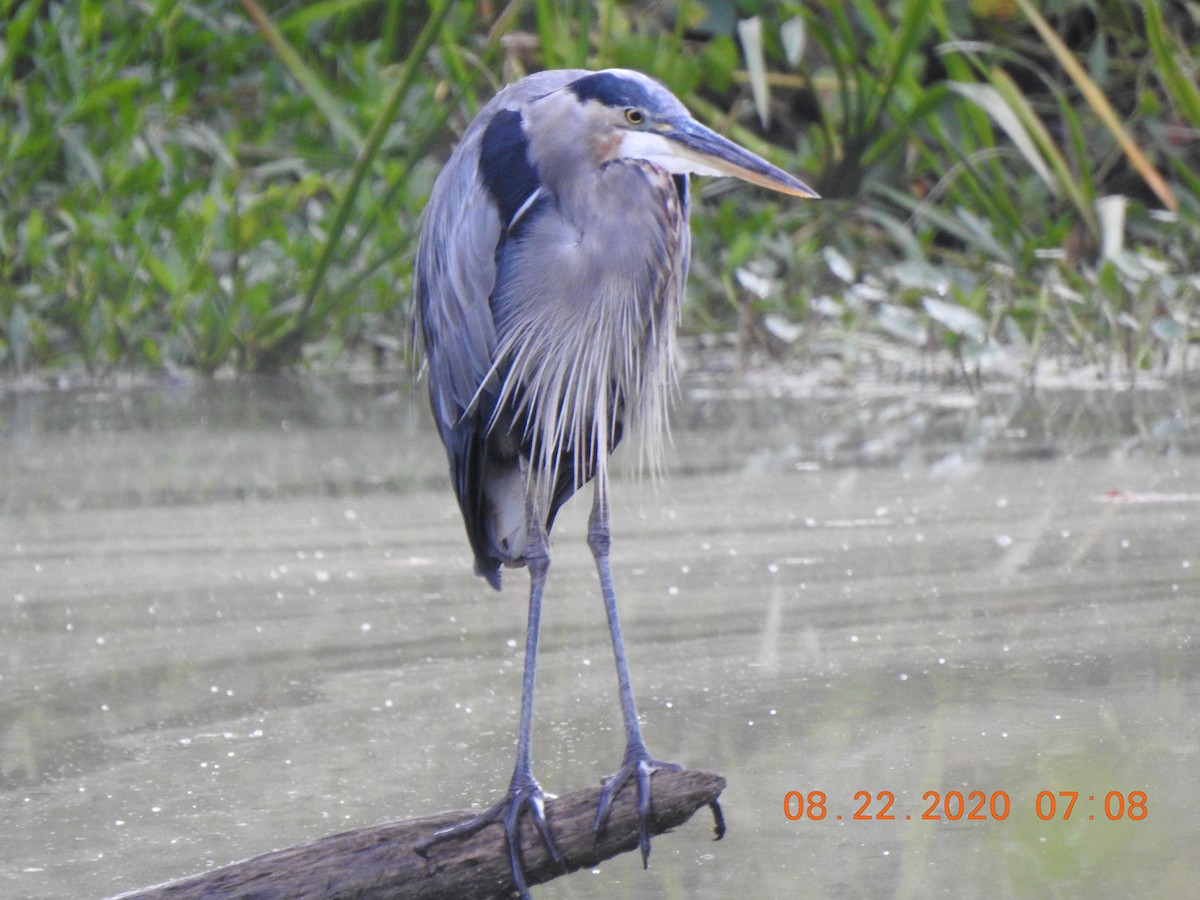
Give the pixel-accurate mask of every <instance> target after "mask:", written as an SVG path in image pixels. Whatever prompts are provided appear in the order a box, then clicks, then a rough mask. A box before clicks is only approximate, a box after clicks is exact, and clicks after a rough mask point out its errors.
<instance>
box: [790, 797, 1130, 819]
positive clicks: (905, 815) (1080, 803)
mask: <svg viewBox="0 0 1200 900" xmlns="http://www.w3.org/2000/svg"><path fill="white" fill-rule="evenodd" d="M1029 808H1032V811H1033V812H1034V814H1035V815H1036V816H1037V817H1038V818H1039V819H1041V820H1042V821H1043V822H1050V821H1062V822H1065V821H1067V820H1069V819H1071V818H1075V819H1077V820H1078V819H1085V818H1086V819H1089V820H1093V821H1094V820H1096V819H1101V820H1108V821H1110V822H1117V821H1131V822H1140V821H1142V820H1143V819H1145V818H1146V817H1147V816H1148V815H1149V814H1150V808H1149V799H1148V797H1147V796H1146V792H1145V791H1140V790H1139V791H1107V792H1105V793H1103V794H1097V793H1083V792H1081V791H1049V790H1046V791H1039V792H1038V794H1037V796H1036V797H1034V798H1033V801H1032V803H1029V802H1028V801H1027V802H1026V809H1027V810H1028V809H1029ZM1012 809H1013V804H1012V801H1011V799H1010V798H1009V795H1008V792H1007V791H992V792H990V793H988V792H987V791H967V792H965V793H964V792H963V791H957V790H952V791H945V792H943V791H926V792H925V793H924V794H923V795H922V807H917V808H916V809H913V810H911V811H909V812H904V811H903V810H897V809H896V795H895V794H894V793H892V792H891V791H876V792H874V793H872V792H871V791H857V792H856V793H855V794H854V802H853V803H852V804H850V805H849V806H847V808H846V810H845V813H846V814H845V815H843V814H842V813H837V812H835V811H833V810H831V808H830V801H829V797H828V795H827V794H826V793H825V792H824V791H808V792H807V793H805V792H803V791H788V792H787V793H786V794H784V795H783V815H784V818H786V819H788V820H789V821H792V822H798V821H802V820H808V821H811V822H820V821H822V820H825V819H832V820H834V821H837V822H841V821H843V820H849V821H852V822H893V821H896V820H901V821H909V820H912V819H916V820H918V821H921V820H924V821H934V822H943V821H949V822H959V821H963V822H1003V821H1004V820H1005V819H1007V818H1008V816H1009V813H1010V812H1012Z"/></svg>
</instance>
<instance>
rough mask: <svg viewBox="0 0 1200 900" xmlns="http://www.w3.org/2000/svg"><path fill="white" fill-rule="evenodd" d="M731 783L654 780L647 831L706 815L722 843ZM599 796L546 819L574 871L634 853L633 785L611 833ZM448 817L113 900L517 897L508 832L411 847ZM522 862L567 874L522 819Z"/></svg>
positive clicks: (568, 797) (548, 875)
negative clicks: (597, 822)
mask: <svg viewBox="0 0 1200 900" xmlns="http://www.w3.org/2000/svg"><path fill="white" fill-rule="evenodd" d="M724 788H725V779H724V778H721V777H720V776H719V775H713V774H711V773H709V772H692V771H683V772H670V771H667V770H665V769H664V770H659V771H658V772H655V773H654V775H653V793H652V801H653V802H652V809H651V818H650V833H651V834H652V835H656V834H662V833H663V832H665V831H669V830H670V829H672V828H675V827H677V826H679V825H682V824H683V823H684V822H686V821H687V820H688V819H690V818H691V817H692V815H693V814H694V813H695V812H696V811H697V810H698V809H700V808H701V807H704V806H709V807H711V808H712V810H713V814H714V817H715V819H716V826H715V829H714V830H715V831H716V834H717V837H718V838H720V836H721V835H722V834H723V833H724V831H725V825H724V821H723V820H722V818H721V813H720V807H719V806H718V805H717V797H718V796H719V795H720V793H721V791H722V790H723V789H724ZM599 799H600V788H599V787H594V788H585V789H583V790H579V791H574V792H572V793H570V794H564V795H563V796H561V797H556V798H555V799H553V800H548V801H547V803H546V819H547V821H549V823H550V830H551V832H552V833H553V834H554V838H555V841H556V842H557V844H558V848H559V850H560V851H562V854H563V857H564V858H565V859H566V863H567V868H568V870H569V871H575V870H576V869H582V868H585V867H589V866H595V865H597V864H598V863H600V862H601V861H603V860H606V859H610V858H612V857H614V856H616V855H617V854H618V853H624V852H626V851H629V850H633V849H634V848H635V847H637V842H638V826H637V792H636V789H635V788H633V787H632V782H630V784H628V785H626V787H624V788H622V789H621V790H620V791H619V792H618V793H617V796H616V798H615V799H614V800H613V805H612V815H611V817H610V818H609V821H608V827H607V828H606V829H605V831H604V832H603V833H602V834H600V835H595V834H593V832H592V820H593V819H594V818H595V815H596V804H597V803H598V802H599ZM471 815H472V813H469V812H447V813H438V814H436V815H432V816H425V817H423V818H420V819H407V820H405V821H403V822H387V823H384V824H382V825H372V826H370V827H368V828H359V829H357V830H355V831H347V832H345V833H344V834H335V835H332V836H330V837H326V838H322V839H320V840H318V841H313V842H312V843H309V844H301V845H299V846H296V847H289V848H288V849H286V850H276V851H273V852H271V853H265V854H263V855H262V856H256V857H254V858H253V859H247V860H245V861H243V862H239V863H234V864H233V865H229V866H225V867H223V868H220V869H214V870H213V871H211V872H203V873H201V874H199V875H193V876H191V877H189V878H184V879H181V880H179V881H172V882H168V883H166V884H160V885H156V886H154V887H150V888H143V889H142V890H137V891H131V892H129V893H125V894H121V895H120V898H115V900H168V898H169V900H184V898H205V900H216V898H234V897H237V898H246V900H251V898H253V900H275V898H280V900H282V898H288V900H316V898H323V900H332V898H339V900H351V898H354V900H367V898H393V900H396V898H423V900H433V898H450V897H453V898H456V900H467V898H485V897H507V896H509V895H511V894H512V892H513V883H512V878H511V876H510V874H509V868H508V853H507V851H506V848H505V846H504V832H503V830H502V829H501V828H500V826H499V825H489V826H488V827H486V828H484V829H482V830H481V831H479V832H478V833H476V834H473V835H471V836H470V837H466V838H462V839H454V840H447V841H443V842H441V843H439V844H435V845H434V846H433V847H431V848H429V850H428V851H426V852H427V855H426V856H421V855H419V854H418V853H417V852H416V850H415V849H414V848H415V847H416V845H417V844H419V843H420V842H421V841H423V840H425V839H426V838H428V837H429V836H430V835H432V834H433V833H434V832H435V831H437V830H438V829H440V828H445V827H446V826H447V825H452V824H454V823H455V822H460V821H462V820H463V819H466V818H469V817H470V816H471ZM521 858H522V859H523V860H524V862H525V876H526V878H527V879H528V881H529V883H530V884H531V885H533V884H540V883H541V882H544V881H549V880H550V879H552V878H555V877H557V876H559V875H562V874H563V872H562V870H561V869H559V868H558V867H557V866H556V865H555V864H554V862H553V861H552V860H551V859H550V856H549V854H547V853H546V848H545V847H544V846H543V845H542V843H541V840H540V839H539V838H538V836H537V833H536V830H535V829H534V827H533V824H532V823H531V822H529V821H528V817H522V819H521Z"/></svg>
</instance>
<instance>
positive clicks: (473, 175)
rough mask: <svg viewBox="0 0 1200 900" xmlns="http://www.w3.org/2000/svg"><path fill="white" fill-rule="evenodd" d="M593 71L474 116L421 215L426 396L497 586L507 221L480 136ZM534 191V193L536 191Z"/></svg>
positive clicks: (420, 322) (544, 78) (528, 88)
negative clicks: (489, 445)
mask: <svg viewBox="0 0 1200 900" xmlns="http://www.w3.org/2000/svg"><path fill="white" fill-rule="evenodd" d="M585 74H587V73H586V72H585V71H583V70H559V71H552V72H541V73H538V74H536V75H532V76H530V77H528V78H525V79H522V80H521V81H520V82H518V83H516V84H514V85H511V86H509V87H507V88H505V89H504V90H502V91H501V92H500V93H499V94H497V95H496V97H495V98H493V99H492V101H491V102H490V103H488V104H487V105H486V106H485V107H484V108H483V109H482V110H481V111H480V113H479V115H478V116H476V118H475V120H474V121H473V122H472V123H471V125H470V127H469V128H468V129H467V131H466V133H465V134H464V135H463V139H462V142H461V143H460V144H459V145H458V147H457V148H456V149H455V150H454V152H453V153H452V154H451V156H450V159H449V161H448V162H447V163H446V166H445V168H444V169H443V170H442V172H441V174H440V175H439V176H438V179H437V182H436V183H435V184H434V188H433V192H432V194H431V195H430V198H429V203H428V204H427V206H426V208H425V212H424V215H423V218H422V225H421V237H420V241H419V243H418V247H417V257H416V261H415V264H414V271H413V289H414V294H415V300H416V304H415V309H416V327H417V333H418V334H419V335H420V338H421V343H422V345H423V349H424V352H425V360H426V366H427V377H428V379H429V398H430V403H431V405H432V407H433V417H434V421H435V423H436V424H437V428H438V433H439V434H440V435H441V438H442V443H443V444H444V445H445V447H446V454H447V456H448V458H449V461H450V475H451V480H452V482H453V485H454V490H455V494H456V495H457V497H458V502H459V506H460V508H461V509H462V513H463V518H464V520H465V522H466V526H467V536H468V538H469V539H470V541H471V546H472V549H473V550H474V551H475V558H476V571H477V572H478V574H481V575H484V576H486V577H488V580H489V581H491V582H492V584H493V585H494V586H499V575H498V566H499V559H498V558H496V557H495V552H494V549H493V548H491V547H490V546H489V543H488V539H487V535H486V530H485V526H484V522H483V516H484V509H483V507H484V498H483V496H482V491H483V475H484V466H485V464H486V460H485V458H484V453H485V450H486V448H485V438H486V426H487V415H485V413H484V410H482V409H480V408H479V405H478V403H477V400H478V396H477V395H478V393H479V389H480V386H481V385H482V384H483V381H484V379H485V378H486V377H487V375H488V372H489V370H490V368H491V366H492V362H493V355H494V353H495V350H496V324H495V321H494V320H493V318H492V310H491V302H490V300H491V295H492V291H493V289H494V287H495V282H496V261H495V260H496V254H497V250H498V248H499V246H500V244H501V241H502V239H503V235H504V231H505V228H504V226H505V224H506V223H504V222H502V217H501V210H500V207H499V205H498V204H497V202H496V199H495V197H494V196H493V195H492V193H490V192H489V191H488V190H487V188H486V187H485V185H484V179H483V173H482V170H481V155H482V147H483V140H484V134H485V132H486V130H487V127H488V125H489V124H491V122H492V120H493V119H494V118H495V117H496V116H497V114H499V113H505V112H508V111H513V110H518V109H519V108H520V107H521V106H522V105H524V104H525V103H526V102H528V101H529V100H531V99H533V98H534V97H538V96H541V95H543V94H547V93H549V92H551V91H554V90H558V89H559V88H562V87H564V86H565V85H567V84H569V83H571V82H572V81H575V80H576V79H578V78H580V77H582V76H583V75H585ZM534 189H536V185H534V186H533V187H532V188H530V189H529V190H530V192H532V190H534Z"/></svg>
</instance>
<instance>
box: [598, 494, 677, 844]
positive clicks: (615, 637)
mask: <svg viewBox="0 0 1200 900" xmlns="http://www.w3.org/2000/svg"><path fill="white" fill-rule="evenodd" d="M611 545H612V537H611V534H610V532H609V527H608V497H607V495H606V492H605V491H604V490H603V489H602V488H601V486H600V482H599V481H597V483H596V499H595V502H594V503H593V505H592V515H591V518H590V519H588V546H589V547H590V548H591V550H592V556H593V557H594V558H595V560H596V572H597V574H598V575H599V576H600V592H601V593H602V594H603V595H604V611H605V613H606V614H607V615H608V631H609V634H610V636H611V637H612V646H613V657H614V658H615V659H616V663H617V692H618V694H620V697H621V718H622V719H623V720H624V723H625V757H624V758H623V759H622V760H621V768H620V769H618V770H617V772H616V773H615V774H613V775H610V776H609V777H608V778H606V779H605V780H604V789H603V791H602V792H601V794H600V804H599V806H598V807H597V809H596V819H595V821H594V822H593V823H592V830H593V831H595V832H597V833H599V832H601V831H603V830H604V828H605V826H606V825H607V823H608V816H609V813H610V812H612V801H613V797H614V796H616V793H617V791H619V790H620V789H621V787H622V786H624V784H625V783H626V782H627V781H629V779H631V778H633V779H635V780H636V783H637V793H638V847H639V848H640V849H641V851H642V866H643V867H645V866H647V865H649V861H650V832H649V830H648V828H649V820H650V776H651V775H653V774H654V772H655V771H656V770H658V769H668V770H671V771H675V772H677V771H680V770H681V769H682V768H683V767H682V766H679V765H676V764H675V763H665V762H659V761H658V760H656V759H654V758H653V757H651V756H650V752H649V751H648V750H647V749H646V743H645V741H643V740H642V729H641V727H640V726H639V725H638V716H637V707H636V706H635V705H634V702H633V686H632V685H631V684H630V682H629V665H628V663H627V662H626V660H625V642H624V641H623V640H622V639H621V622H620V619H619V618H618V617H617V596H616V592H615V591H614V589H613V583H612V571H611V570H610V569H609V564H608V554H609V548H610V546H611Z"/></svg>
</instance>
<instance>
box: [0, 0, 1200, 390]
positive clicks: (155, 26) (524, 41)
mask: <svg viewBox="0 0 1200 900" xmlns="http://www.w3.org/2000/svg"><path fill="white" fill-rule="evenodd" d="M0 7H2V8H3V13H4V16H3V18H4V19H5V21H6V22H7V24H6V25H5V26H4V29H5V30H4V34H3V44H2V55H0V372H2V373H4V374H7V375H20V374H27V373H57V372H64V371H65V372H77V371H83V372H87V373H90V374H97V375H103V374H106V373H109V372H112V371H116V370H121V371H129V370H132V371H155V370H168V371H170V370H187V371H197V372H201V373H211V372H216V371H220V370H235V371H273V370H277V369H280V368H286V367H290V366H295V365H311V366H320V365H324V364H326V363H328V362H329V361H332V360H335V359H338V358H345V356H346V355H347V354H369V355H372V356H373V357H374V358H376V359H378V360H379V361H380V362H387V361H391V360H394V359H395V358H397V357H400V356H402V355H403V354H404V352H405V338H406V334H407V327H408V325H407V323H408V314H409V310H408V292H409V288H408V279H409V275H410V269H411V260H412V252H413V247H414V242H415V227H416V222H417V218H418V216H419V214H420V210H421V208H422V205H423V202H424V199H425V197H426V196H427V195H428V192H429V189H430V186H431V184H432V179H433V178H434V176H435V175H436V173H437V170H438V167H439V165H440V162H441V161H442V160H443V159H444V158H445V155H446V153H447V152H448V149H449V147H450V146H451V145H452V143H453V140H454V139H455V135H456V134H458V133H460V132H461V129H462V128H463V127H464V125H465V123H466V121H468V120H469V118H470V115H471V114H472V113H473V111H475V110H476V109H478V107H479V106H480V105H481V104H482V103H483V102H486V99H487V98H488V97H489V96H491V94H492V93H494V91H495V90H496V89H497V87H498V86H499V85H500V84H502V83H503V82H504V80H506V79H507V78H509V77H512V76H514V75H516V74H520V73H521V72H523V71H530V70H533V69H536V68H542V67H547V66H568V65H571V66H586V67H589V68H599V67H604V66H612V65H619V66H628V67H632V68H638V69H641V70H643V71H646V72H648V73H650V74H652V75H655V76H656V77H659V78H661V79H662V80H664V81H665V82H666V83H667V84H668V85H669V86H670V87H671V88H672V89H673V90H675V92H676V93H677V94H679V96H680V97H681V98H683V99H684V101H685V102H686V103H687V104H688V105H689V107H690V108H691V109H692V110H693V111H694V112H695V113H696V114H697V116H698V117H699V118H701V119H702V120H704V121H705V122H707V123H708V124H710V125H713V126H714V127H716V128H717V129H718V130H721V131H723V132H725V133H727V134H730V135H731V136H732V137H734V138H735V139H737V140H739V141H741V142H744V143H746V144H747V145H748V146H751V147H752V148H753V149H755V150H756V151H758V152H761V153H764V154H766V155H768V156H769V157H770V158H771V159H772V160H773V161H775V162H776V163H778V164H780V165H781V166H783V167H784V168H787V169H789V170H791V171H795V172H797V173H798V174H800V175H801V177H804V178H805V180H807V181H808V182H809V183H811V184H813V185H814V186H815V187H816V188H817V189H818V190H819V191H820V192H821V193H822V194H823V195H825V196H826V197H827V198H828V199H826V200H825V201H822V202H821V203H816V204H799V203H793V202H789V201H780V200H777V199H773V198H770V197H766V196H763V195H762V193H761V192H754V191H751V190H747V189H744V188H743V189H736V190H731V189H730V188H731V186H730V185H727V184H724V183H720V182H709V183H702V187H701V190H700V192H699V202H698V203H697V204H696V210H695V214H694V222H693V227H694V232H695V263H694V267H693V273H694V274H693V278H692V283H691V286H690V297H689V304H688V308H687V310H686V313H685V327H686V328H687V329H688V330H690V331H693V332H722V333H723V332H736V333H737V334H738V335H739V336H740V339H741V342H742V346H743V347H744V348H747V349H750V350H762V351H765V352H769V353H772V354H775V355H780V356H785V357H790V356H794V357H798V358H801V359H803V358H806V357H810V356H812V355H814V354H832V355H835V356H838V357H840V358H842V359H845V360H847V361H851V362H853V361H855V360H857V359H859V358H861V357H862V356H863V355H864V354H867V355H869V354H870V353H872V352H873V350H872V348H873V347H877V346H879V345H880V343H881V342H884V343H898V344H901V345H907V346H913V347H919V348H930V347H933V348H946V349H948V350H950V351H951V352H952V353H953V354H954V355H955V356H957V358H958V359H959V360H960V361H961V363H962V365H963V367H964V370H965V371H968V372H970V371H972V369H973V368H975V367H977V366H979V365H981V364H983V363H984V362H986V360H987V359H988V358H989V357H991V356H994V355H996V354H1008V355H1010V356H1016V357H1018V358H1020V359H1021V360H1022V361H1023V362H1022V365H1024V366H1026V367H1027V368H1029V369H1031V370H1032V369H1034V368H1036V366H1037V365H1038V364H1039V362H1040V361H1041V360H1043V359H1045V358H1047V356H1049V355H1053V356H1054V357H1056V358H1057V359H1067V360H1069V361H1075V362H1079V363H1085V364H1092V365H1095V366H1097V367H1099V368H1101V369H1104V370H1110V371H1138V370H1143V369H1168V370H1170V369H1178V368H1180V367H1182V366H1184V365H1186V363H1187V358H1188V353H1189V351H1193V352H1194V350H1195V348H1196V346H1197V345H1198V344H1200V312H1198V311H1197V309H1198V304H1197V297H1198V295H1200V275H1198V273H1200V175H1197V173H1200V91H1198V90H1197V88H1196V83H1197V73H1196V67H1197V64H1196V60H1197V52H1196V51H1197V45H1198V43H1200V31H1198V27H1197V25H1196V24H1195V23H1194V22H1193V21H1192V20H1191V18H1190V17H1189V15H1188V13H1187V10H1186V9H1185V8H1184V7H1182V6H1175V5H1167V4H1165V3H1160V2H1158V0H1149V2H1143V3H1122V2H1102V3H1088V4H1084V3H1075V2H1051V3H1043V4H1038V5H1037V6H1036V7H1035V6H1034V5H1033V4H1031V3H1029V2H1027V0H1007V2H1004V0H992V2H988V0H976V2H973V3H971V4H969V5H968V4H962V3H949V2H935V0H908V2H903V3H885V2H883V0H879V2H874V0H854V2H849V3H839V2H834V0H822V2H816V3H805V4H803V5H801V4H798V3H771V4H758V3H754V2H745V3H741V4H734V3H731V2H726V0H709V2H706V3H700V2H694V3H690V4H689V3H685V4H678V5H674V6H672V5H665V6H664V5H662V4H639V3H617V2H613V0H601V2H598V3H582V2H580V3H571V2H568V3H556V2H551V0H530V2H524V3H513V4H507V5H506V4H503V3H499V2H479V3H449V2H442V0H433V2H431V3H415V2H403V3H385V2H378V0H375V2H366V0H325V2H317V3H309V4H296V3H290V4H289V3H263V4H262V5H260V3H259V2H255V0H242V2H237V0H216V2H207V3H200V4H178V3H175V2H167V0H144V2H140V3H129V4H105V3H103V2H99V0H80V2H72V3H65V2H63V3H60V2H50V0H41V2H12V0H10V2H7V3H4V2H0ZM758 7H761V9H759V8H758ZM756 12H757V13H759V14H760V15H759V16H758V17H757V23H758V25H757V37H756V36H755V28H754V27H753V26H750V27H748V26H746V25H744V24H743V25H742V26H741V28H740V31H739V25H738V23H739V21H742V20H746V19H749V18H751V17H752V16H754V14H755V13H756ZM748 73H755V74H753V75H752V74H748Z"/></svg>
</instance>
